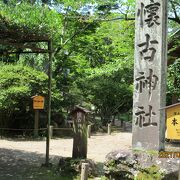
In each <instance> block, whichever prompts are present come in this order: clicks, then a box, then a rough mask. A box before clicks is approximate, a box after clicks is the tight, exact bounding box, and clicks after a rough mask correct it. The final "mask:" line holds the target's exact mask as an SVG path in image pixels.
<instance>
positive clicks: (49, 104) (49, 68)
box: [45, 40, 52, 166]
mask: <svg viewBox="0 0 180 180" xmlns="http://www.w3.org/2000/svg"><path fill="white" fill-rule="evenodd" d="M48 50H49V65H48V78H49V79H48V108H47V115H48V118H47V134H46V162H45V166H49V165H50V164H49V144H50V137H49V132H50V123H51V86H52V41H51V40H50V41H49V42H48Z"/></svg>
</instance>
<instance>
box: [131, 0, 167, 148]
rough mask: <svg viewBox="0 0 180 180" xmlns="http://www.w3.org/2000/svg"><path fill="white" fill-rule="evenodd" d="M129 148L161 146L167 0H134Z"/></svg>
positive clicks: (163, 113) (163, 120) (163, 134)
mask: <svg viewBox="0 0 180 180" xmlns="http://www.w3.org/2000/svg"><path fill="white" fill-rule="evenodd" d="M135 31H136V32H135V65H134V103H133V139H132V146H133V148H140V149H146V150H148V149H152V150H163V149H164V139H165V138H164V136H165V111H164V110H160V108H161V107H164V106H165V104H166V98H165V97H166V67H167V40H166V36H167V0H136V30H135Z"/></svg>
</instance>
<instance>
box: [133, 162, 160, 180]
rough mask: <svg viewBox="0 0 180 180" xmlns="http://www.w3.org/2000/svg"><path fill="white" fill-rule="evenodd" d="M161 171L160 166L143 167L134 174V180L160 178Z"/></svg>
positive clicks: (158, 179) (156, 179)
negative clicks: (141, 170)
mask: <svg viewBox="0 0 180 180" xmlns="http://www.w3.org/2000/svg"><path fill="white" fill-rule="evenodd" d="M162 178H163V173H162V172H161V171H160V168H159V167H158V166H156V165H152V166H151V167H148V168H145V169H143V172H139V173H138V174H137V176H136V178H135V179H136V180H151V179H153V180H161V179H162Z"/></svg>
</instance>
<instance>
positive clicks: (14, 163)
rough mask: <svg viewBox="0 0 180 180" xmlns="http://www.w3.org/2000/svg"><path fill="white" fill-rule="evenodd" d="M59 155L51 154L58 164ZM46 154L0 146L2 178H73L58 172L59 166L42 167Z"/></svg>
mask: <svg viewBox="0 0 180 180" xmlns="http://www.w3.org/2000/svg"><path fill="white" fill-rule="evenodd" d="M58 160H59V157H58V156H51V162H53V163H54V164H56V165H57V163H58ZM44 162H45V155H44V154H38V153H32V152H27V151H19V150H10V149H2V148H0V180H26V179H33V180H38V179H39V180H41V179H43V180H56V179H58V180H71V179H72V180H73V179H76V178H75V177H73V175H72V176H71V175H68V177H65V176H61V175H59V174H58V173H57V166H55V165H54V166H52V167H50V168H47V167H42V166H41V165H42V164H43V163H44Z"/></svg>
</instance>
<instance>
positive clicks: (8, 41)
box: [0, 22, 53, 166]
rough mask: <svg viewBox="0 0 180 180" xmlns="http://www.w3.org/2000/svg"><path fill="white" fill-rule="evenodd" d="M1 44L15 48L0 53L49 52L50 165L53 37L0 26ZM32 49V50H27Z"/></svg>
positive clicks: (48, 129) (47, 146)
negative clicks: (43, 44) (40, 46)
mask: <svg viewBox="0 0 180 180" xmlns="http://www.w3.org/2000/svg"><path fill="white" fill-rule="evenodd" d="M7 24H8V22H4V27H7ZM42 42H43V43H47V48H39V47H38V48H37V47H35V46H34V43H36V44H37V43H42ZM0 44H1V45H3V46H9V47H13V48H14V49H15V50H14V49H13V50H8V51H0V55H1V56H4V55H8V54H17V55H19V54H30V53H37V54H39V53H47V54H49V63H48V107H47V135H46V160H45V164H44V165H45V166H49V164H50V163H49V144H50V135H49V134H50V123H51V86H52V85H51V84H52V56H53V48H52V39H51V38H49V37H48V36H44V35H38V34H34V33H31V32H27V29H24V30H22V28H21V29H18V28H17V27H16V28H13V29H11V28H10V29H9V27H7V28H0ZM27 49H30V50H27Z"/></svg>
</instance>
